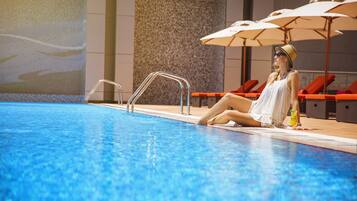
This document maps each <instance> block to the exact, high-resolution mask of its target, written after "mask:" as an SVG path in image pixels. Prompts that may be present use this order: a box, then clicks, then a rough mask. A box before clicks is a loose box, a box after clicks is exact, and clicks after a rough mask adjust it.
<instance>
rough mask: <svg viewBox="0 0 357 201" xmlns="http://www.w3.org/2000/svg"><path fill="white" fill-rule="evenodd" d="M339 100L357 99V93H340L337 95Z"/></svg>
mask: <svg viewBox="0 0 357 201" xmlns="http://www.w3.org/2000/svg"><path fill="white" fill-rule="evenodd" d="M336 100H337V101H346V100H348V101H357V94H338V95H336Z"/></svg>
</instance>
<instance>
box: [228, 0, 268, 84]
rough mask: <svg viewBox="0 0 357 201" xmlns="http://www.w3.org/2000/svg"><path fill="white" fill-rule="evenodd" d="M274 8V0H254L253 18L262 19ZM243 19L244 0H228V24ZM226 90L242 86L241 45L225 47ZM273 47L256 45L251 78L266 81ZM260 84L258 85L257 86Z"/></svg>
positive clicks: (252, 59)
mask: <svg viewBox="0 0 357 201" xmlns="http://www.w3.org/2000/svg"><path fill="white" fill-rule="evenodd" d="M273 9H274V1H273V0H265V1H261V0H254V2H253V20H260V19H262V18H265V17H266V16H268V15H269V13H271V12H272V11H273ZM242 19H243V0H227V16H226V26H227V27H228V26H230V25H231V24H232V23H233V22H235V21H237V20H242ZM225 50H226V51H225V69H224V90H225V91H231V90H234V89H236V88H238V87H239V86H240V81H241V56H242V48H241V47H229V48H225ZM271 63H272V47H271V46H268V47H254V48H252V57H251V79H256V80H259V83H262V82H264V81H265V80H266V79H267V77H268V75H269V73H270V72H271ZM258 86H259V84H258V85H257V87H258Z"/></svg>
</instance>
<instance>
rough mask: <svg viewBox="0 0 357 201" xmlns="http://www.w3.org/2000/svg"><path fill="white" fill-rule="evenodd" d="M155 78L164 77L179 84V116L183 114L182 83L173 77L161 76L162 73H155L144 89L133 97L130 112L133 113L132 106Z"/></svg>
mask: <svg viewBox="0 0 357 201" xmlns="http://www.w3.org/2000/svg"><path fill="white" fill-rule="evenodd" d="M157 76H162V77H166V78H169V79H172V80H175V81H177V82H178V83H179V85H180V89H181V92H180V97H181V99H180V109H181V114H183V103H182V91H183V85H182V82H181V81H180V80H179V79H176V78H173V77H170V76H167V75H165V74H162V73H160V72H159V73H157V74H155V75H153V76H152V79H150V81H149V83H147V84H146V85H145V86H144V88H143V89H142V90H140V92H139V93H138V94H137V95H136V96H135V98H134V100H133V101H132V102H131V111H134V105H135V103H136V101H137V100H138V99H139V97H140V96H141V95H142V94H143V93H144V92H145V90H146V89H147V88H148V87H149V85H150V84H151V83H152V82H153V81H154V80H155V78H156V77H157Z"/></svg>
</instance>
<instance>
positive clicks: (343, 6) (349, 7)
mask: <svg viewBox="0 0 357 201" xmlns="http://www.w3.org/2000/svg"><path fill="white" fill-rule="evenodd" d="M327 12H328V13H339V14H343V15H348V16H350V17H354V18H357V0H346V1H344V2H342V3H339V4H338V5H336V6H335V7H334V8H332V9H330V10H328V11H327Z"/></svg>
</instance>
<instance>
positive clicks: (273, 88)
mask: <svg viewBox="0 0 357 201" xmlns="http://www.w3.org/2000/svg"><path fill="white" fill-rule="evenodd" d="M286 77H288V76H286ZM290 96H291V92H290V88H289V87H288V79H287V78H285V79H282V80H275V81H274V82H273V83H272V84H269V85H268V86H266V87H265V88H264V90H263V91H262V93H261V95H260V97H259V98H258V100H255V101H253V102H252V104H251V106H250V108H249V112H248V113H249V114H250V116H251V117H252V118H253V119H255V120H256V121H258V122H260V123H261V125H262V126H263V127H272V126H275V127H284V125H283V122H284V119H285V117H286V116H287V113H288V110H289V108H290Z"/></svg>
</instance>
